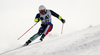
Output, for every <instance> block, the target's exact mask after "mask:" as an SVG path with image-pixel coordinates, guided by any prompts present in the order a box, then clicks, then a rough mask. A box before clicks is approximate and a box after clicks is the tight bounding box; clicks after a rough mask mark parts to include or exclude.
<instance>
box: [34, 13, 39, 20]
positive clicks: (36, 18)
mask: <svg viewBox="0 0 100 55" xmlns="http://www.w3.org/2000/svg"><path fill="white" fill-rule="evenodd" d="M34 21H35V22H39V21H40V14H37V15H36V17H35V19H34Z"/></svg>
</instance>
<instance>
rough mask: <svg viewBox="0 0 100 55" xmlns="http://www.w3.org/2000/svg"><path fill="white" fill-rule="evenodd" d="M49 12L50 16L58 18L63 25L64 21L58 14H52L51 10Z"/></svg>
mask: <svg viewBox="0 0 100 55" xmlns="http://www.w3.org/2000/svg"><path fill="white" fill-rule="evenodd" d="M50 12H51V14H52V15H53V16H55V17H56V18H58V19H59V20H61V21H62V23H65V20H64V19H63V18H62V17H61V16H60V15H59V14H57V13H56V12H54V11H52V10H50Z"/></svg>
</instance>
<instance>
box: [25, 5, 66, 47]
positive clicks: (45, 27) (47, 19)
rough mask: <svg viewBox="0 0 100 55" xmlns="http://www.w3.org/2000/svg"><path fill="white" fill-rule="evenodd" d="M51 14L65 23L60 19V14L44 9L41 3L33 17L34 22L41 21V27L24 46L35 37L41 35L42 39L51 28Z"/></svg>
mask: <svg viewBox="0 0 100 55" xmlns="http://www.w3.org/2000/svg"><path fill="white" fill-rule="evenodd" d="M51 15H53V16H54V17H56V18H58V19H59V20H61V22H62V23H65V20H64V19H62V17H61V16H60V15H58V14H57V13H55V12H54V11H52V10H48V9H46V8H45V7H44V6H43V5H41V6H40V7H39V13H38V14H37V15H36V17H35V20H34V21H35V22H39V21H41V22H42V23H41V27H40V29H39V31H38V32H37V33H36V34H35V35H33V36H32V37H31V38H30V39H29V40H28V41H27V42H26V43H25V44H24V46H26V45H28V44H29V43H31V42H32V41H33V40H35V39H36V38H37V37H39V36H41V38H40V40H41V41H43V39H44V37H45V36H46V35H47V34H48V33H49V32H50V31H51V30H52V28H53V24H52V23H51V20H52V19H51Z"/></svg>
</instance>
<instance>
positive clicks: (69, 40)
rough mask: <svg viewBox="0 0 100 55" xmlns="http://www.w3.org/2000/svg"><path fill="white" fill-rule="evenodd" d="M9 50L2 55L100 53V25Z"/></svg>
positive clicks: (79, 54)
mask: <svg viewBox="0 0 100 55" xmlns="http://www.w3.org/2000/svg"><path fill="white" fill-rule="evenodd" d="M21 45H22V44H20V45H18V46H19V47H16V48H13V49H10V50H7V51H6V52H3V53H1V54H0V55H100V53H99V52H100V47H99V46H100V25H98V26H94V27H89V28H86V29H83V30H79V31H76V32H73V33H71V34H67V35H59V36H56V35H48V36H46V38H45V39H44V41H42V42H41V41H39V38H38V39H37V40H35V41H33V42H32V43H31V44H30V45H29V46H26V47H22V46H21Z"/></svg>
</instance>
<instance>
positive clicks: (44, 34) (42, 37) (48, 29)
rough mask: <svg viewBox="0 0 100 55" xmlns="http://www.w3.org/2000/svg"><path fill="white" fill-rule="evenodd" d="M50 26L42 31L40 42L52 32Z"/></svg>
mask: <svg viewBox="0 0 100 55" xmlns="http://www.w3.org/2000/svg"><path fill="white" fill-rule="evenodd" d="M52 27H53V26H52V25H48V26H47V27H46V29H45V31H44V33H43V34H42V36H41V38H40V40H41V41H43V39H44V37H45V36H46V35H47V34H48V33H49V32H50V31H51V30H52Z"/></svg>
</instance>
